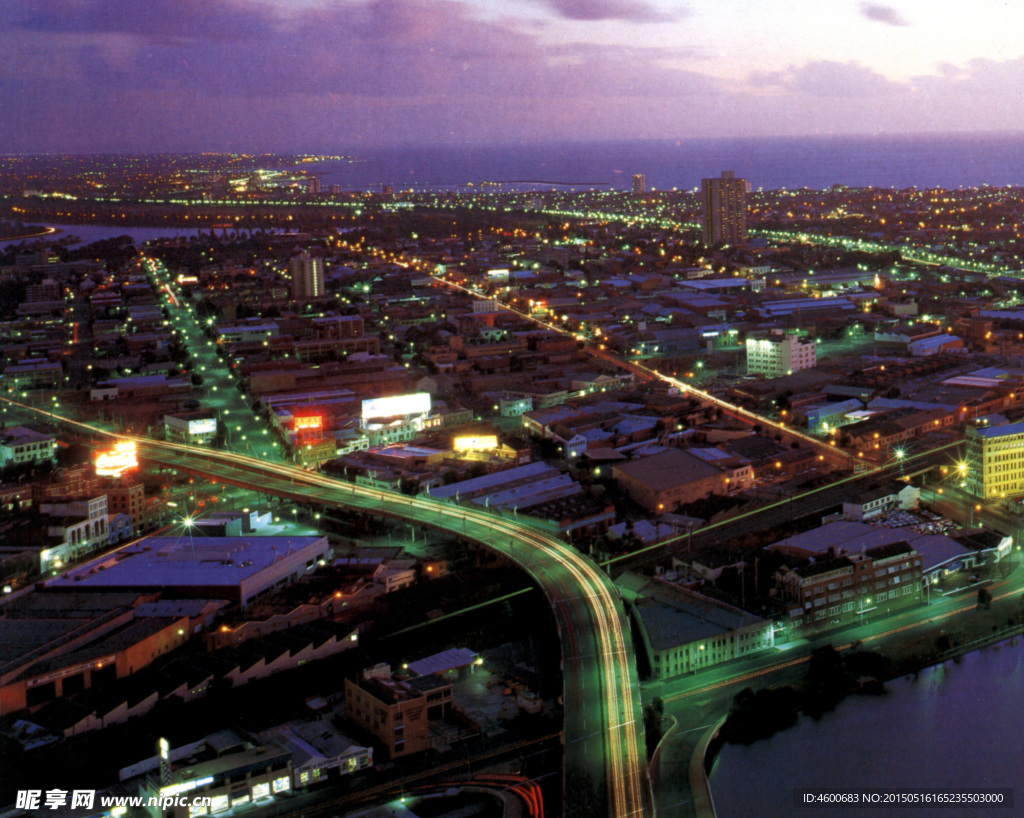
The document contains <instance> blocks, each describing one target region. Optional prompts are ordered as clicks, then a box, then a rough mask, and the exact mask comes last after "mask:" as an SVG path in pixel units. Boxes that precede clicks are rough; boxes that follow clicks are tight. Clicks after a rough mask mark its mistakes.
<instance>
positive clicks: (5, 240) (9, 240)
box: [0, 227, 60, 244]
mask: <svg viewBox="0 0 1024 818" xmlns="http://www.w3.org/2000/svg"><path fill="white" fill-rule="evenodd" d="M58 232H60V231H59V230H58V229H57V228H56V227H44V228H42V229H41V230H40V231H38V232H36V233H25V234H24V235H21V236H0V244H13V243H14V242H16V241H29V240H31V239H41V238H43V237H44V236H52V235H54V234H55V233H58Z"/></svg>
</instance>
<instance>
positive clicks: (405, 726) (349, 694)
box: [345, 666, 452, 759]
mask: <svg viewBox="0 0 1024 818" xmlns="http://www.w3.org/2000/svg"><path fill="white" fill-rule="evenodd" d="M451 702H452V686H451V683H450V682H446V681H444V680H443V679H441V678H439V677H438V676H433V675H430V676H418V677H416V678H414V679H395V678H393V677H392V676H391V669H390V668H389V667H387V666H378V667H375V668H371V669H369V670H367V671H364V672H363V674H362V676H361V678H360V679H359V680H358V681H352V680H351V679H346V680H345V712H346V714H347V715H348V717H349V719H351V720H352V721H353V722H354V723H355V724H357V725H358V726H359V727H361V728H362V729H364V730H366V731H367V732H368V733H370V734H372V735H373V736H374V737H375V738H376V739H377V740H378V741H379V742H380V743H381V744H382V745H383V746H384V749H385V750H386V751H387V754H388V757H389V758H392V759H395V758H403V757H404V756H408V755H413V754H414V753H420V752H422V751H424V750H428V749H430V747H431V746H432V745H431V742H430V730H429V723H430V719H432V718H443V717H444V716H445V715H447V712H448V709H449V708H450V707H451Z"/></svg>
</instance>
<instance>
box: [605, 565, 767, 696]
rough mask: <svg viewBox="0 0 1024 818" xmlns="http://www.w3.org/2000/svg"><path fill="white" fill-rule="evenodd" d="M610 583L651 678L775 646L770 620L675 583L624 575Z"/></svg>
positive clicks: (706, 666) (694, 670) (709, 664)
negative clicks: (625, 605)
mask: <svg viewBox="0 0 1024 818" xmlns="http://www.w3.org/2000/svg"><path fill="white" fill-rule="evenodd" d="M616 585H617V586H618V587H619V589H620V591H621V592H622V596H623V599H625V600H626V601H627V602H628V603H629V610H630V614H631V616H632V618H633V619H634V621H635V622H636V623H637V626H638V628H639V631H640V633H641V635H642V639H643V648H644V651H645V653H646V655H647V659H648V661H649V663H650V667H651V675H652V676H653V678H655V679H669V678H672V677H673V676H681V675H682V674H684V673H693V672H697V671H700V670H703V669H706V668H708V667H712V666H714V665H718V664H721V663H723V662H728V661H730V660H731V659H735V658H738V657H742V656H749V655H750V654H753V653H757V652H758V651H762V650H767V649H769V648H771V647H772V646H774V644H775V627H774V624H773V623H772V622H771V621H769V620H765V619H762V618H761V617H759V616H755V615H754V614H751V613H747V612H746V611H743V610H740V609H739V608H735V607H733V606H732V605H727V604H725V603H724V602H720V601H718V600H715V599H712V598H711V597H707V596H704V595H703V594H700V593H697V592H696V591H692V590H689V589H686V588H683V587H682V586H680V585H675V584H673V583H669V582H665V581H663V580H661V579H659V578H657V577H655V578H654V579H650V578H648V577H643V576H640V575H638V574H632V573H629V572H627V573H626V574H623V575H622V577H620V578H619V579H618V580H617V581H616Z"/></svg>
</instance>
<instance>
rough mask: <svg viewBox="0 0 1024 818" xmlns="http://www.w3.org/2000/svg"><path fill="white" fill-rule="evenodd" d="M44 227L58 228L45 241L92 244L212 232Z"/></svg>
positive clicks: (208, 231)
mask: <svg viewBox="0 0 1024 818" xmlns="http://www.w3.org/2000/svg"><path fill="white" fill-rule="evenodd" d="M44 227H55V228H57V232H56V233H53V234H52V235H48V236H42V237H41V238H42V239H43V240H45V241H57V240H60V239H62V238H65V237H67V236H77V237H78V238H80V239H81V240H82V244H91V243H92V242H94V241H102V240H103V239H112V238H115V237H116V236H131V237H132V239H134V241H135V243H136V244H143V243H144V242H147V241H150V240H152V239H159V238H179V237H184V238H188V237H190V236H197V235H199V233H201V232H202V233H205V234H206V235H207V236H208V235H209V234H210V229H209V228H203V229H201V230H199V229H196V228H194V227H192V228H185V227H111V226H107V225H99V224H48V225H44ZM214 232H216V233H217V235H218V236H219V235H220V234H221V233H222V232H223V231H221V230H216V231H214ZM228 235H231V231H229V232H228ZM36 240H37V239H19V240H17V241H2V242H0V248H4V247H7V246H9V245H11V244H21V243H22V241H24V242H25V243H26V244H31V243H32V242H34V241H36ZM76 246H80V245H76Z"/></svg>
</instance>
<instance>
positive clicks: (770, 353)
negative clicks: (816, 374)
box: [747, 335, 818, 378]
mask: <svg viewBox="0 0 1024 818" xmlns="http://www.w3.org/2000/svg"><path fill="white" fill-rule="evenodd" d="M817 364H818V347H817V344H816V343H815V342H814V341H805V340H804V339H802V338H800V337H799V336H798V335H782V336H778V335H772V336H771V337H769V338H748V339H747V374H748V375H764V376H765V377H768V378H782V377H784V376H786V375H792V374H793V373H794V372H799V371H800V370H802V369H813V368H814V367H815V366H817Z"/></svg>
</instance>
